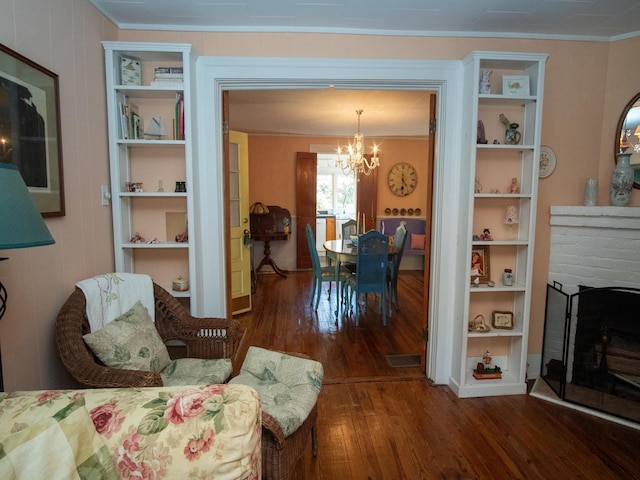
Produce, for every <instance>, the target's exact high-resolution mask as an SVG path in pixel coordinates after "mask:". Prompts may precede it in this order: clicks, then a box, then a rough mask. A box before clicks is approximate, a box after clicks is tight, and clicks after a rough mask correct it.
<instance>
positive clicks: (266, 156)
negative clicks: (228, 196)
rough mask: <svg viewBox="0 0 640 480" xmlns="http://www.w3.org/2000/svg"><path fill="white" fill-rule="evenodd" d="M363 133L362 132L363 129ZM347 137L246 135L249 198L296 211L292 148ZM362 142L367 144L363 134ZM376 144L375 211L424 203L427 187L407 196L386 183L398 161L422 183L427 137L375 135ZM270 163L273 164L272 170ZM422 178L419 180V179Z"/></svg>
mask: <svg viewBox="0 0 640 480" xmlns="http://www.w3.org/2000/svg"><path fill="white" fill-rule="evenodd" d="M364 133H365V135H366V132H364ZM349 140H350V139H348V138H328V137H297V136H294V137H287V136H277V137H276V136H263V135H250V136H249V201H250V203H254V202H262V203H264V204H265V205H280V206H281V207H285V208H287V209H288V210H289V211H290V212H291V215H293V216H295V215H296V211H295V210H296V196H295V194H296V192H295V179H296V152H308V151H310V147H309V146H310V145H313V144H321V145H332V146H336V148H337V146H338V145H342V146H344V145H347V144H348V142H349ZM365 142H367V144H368V140H367V137H366V136H365ZM376 144H377V145H378V146H379V147H380V153H379V156H380V167H379V168H380V170H379V172H378V215H382V214H383V212H384V209H385V208H387V207H389V208H398V209H400V208H421V209H422V211H424V209H425V206H426V204H427V189H425V188H419V189H417V190H416V191H415V192H414V193H413V194H411V195H409V196H407V197H403V198H400V197H397V196H395V195H393V194H392V193H391V191H390V190H389V189H388V188H387V186H386V179H387V175H388V174H389V170H391V167H392V166H393V165H394V164H395V163H398V162H407V163H410V164H411V165H413V166H414V167H415V168H416V170H417V172H418V175H419V177H418V182H419V187H423V186H424V185H425V183H426V168H427V167H426V161H427V153H428V152H427V148H428V141H427V140H424V139H423V140H419V139H405V140H402V139H397V138H376ZM274 165H277V168H276V169H275V171H274ZM421 181H422V183H420V182H421Z"/></svg>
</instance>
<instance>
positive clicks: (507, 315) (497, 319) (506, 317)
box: [492, 310, 513, 330]
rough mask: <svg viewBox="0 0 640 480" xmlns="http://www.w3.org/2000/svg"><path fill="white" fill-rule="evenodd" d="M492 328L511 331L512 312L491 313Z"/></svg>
mask: <svg viewBox="0 0 640 480" xmlns="http://www.w3.org/2000/svg"><path fill="white" fill-rule="evenodd" d="M492 325H493V328H499V329H503V330H512V329H513V312H503V311H498V310H496V311H494V312H493V322H492Z"/></svg>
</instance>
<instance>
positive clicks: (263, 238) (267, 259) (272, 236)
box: [253, 232, 290, 278]
mask: <svg viewBox="0 0 640 480" xmlns="http://www.w3.org/2000/svg"><path fill="white" fill-rule="evenodd" d="M289 236H290V234H289V233H284V232H275V233H255V234H253V239H254V240H257V241H258V242H264V258H263V259H262V260H261V261H260V264H259V265H258V268H256V273H258V272H260V270H261V269H262V267H264V266H265V265H270V266H271V268H273V271H274V272H276V274H278V275H280V276H281V277H285V278H286V277H287V274H288V273H289V272H288V271H287V270H283V269H281V268H280V267H278V265H277V264H276V262H275V260H274V259H273V258H271V242H273V241H282V240H289Z"/></svg>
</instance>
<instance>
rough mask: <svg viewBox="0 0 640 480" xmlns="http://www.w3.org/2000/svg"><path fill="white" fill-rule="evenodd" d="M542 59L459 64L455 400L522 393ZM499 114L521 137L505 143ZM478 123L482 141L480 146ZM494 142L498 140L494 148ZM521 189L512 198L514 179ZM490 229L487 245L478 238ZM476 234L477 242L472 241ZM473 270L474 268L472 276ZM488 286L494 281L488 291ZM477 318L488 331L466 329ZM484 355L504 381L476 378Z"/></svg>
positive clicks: (483, 58)
mask: <svg viewBox="0 0 640 480" xmlns="http://www.w3.org/2000/svg"><path fill="white" fill-rule="evenodd" d="M546 58H547V55H545V54H528V53H510V52H472V53H470V54H469V55H468V56H467V57H466V58H465V60H464V107H463V109H464V110H463V118H464V120H463V121H464V122H465V124H464V127H463V132H462V133H463V137H462V138H463V142H464V146H463V148H462V154H463V155H464V156H465V157H467V158H468V165H469V169H470V172H469V178H470V184H469V186H468V191H469V195H468V206H467V208H468V212H469V215H468V219H469V220H468V225H467V238H466V239H465V242H466V245H467V248H466V251H467V277H466V278H467V279H468V281H466V283H465V285H464V286H462V288H464V314H463V318H462V321H461V322H457V323H456V325H455V328H454V354H453V361H452V372H451V378H450V386H451V387H452V388H453V390H454V391H455V392H456V394H457V395H458V396H459V397H481V396H491V395H512V394H523V393H526V369H527V344H528V333H529V312H530V303H531V290H532V284H531V282H532V267H533V250H534V233H535V216H536V203H537V192H538V174H539V156H540V129H541V121H542V100H543V85H544V67H545V61H546ZM489 71H490V72H491V76H490V80H489V83H490V92H489V93H480V80H481V75H482V72H489ZM505 75H506V76H515V77H520V78H521V80H522V81H521V83H522V84H526V83H528V89H527V88H524V90H523V91H520V92H516V93H511V94H509V92H507V91H503V78H504V76H505ZM500 114H503V115H504V117H506V118H507V119H508V120H509V122H510V123H517V124H518V128H517V130H518V131H519V132H520V134H521V139H520V141H519V142H518V143H517V144H506V143H505V131H506V128H505V125H504V124H503V123H502V122H501V120H500ZM479 121H482V123H483V125H484V129H485V136H486V140H487V143H486V144H482V143H478V135H479V129H478V122H479ZM494 141H495V142H496V143H494ZM514 178H515V179H516V181H517V184H518V185H519V191H517V192H516V193H510V188H509V187H510V185H511V182H512V179H514ZM507 207H515V212H516V213H517V215H518V218H519V223H517V224H511V225H507V224H505V223H504V217H505V213H506V211H507ZM485 229H489V231H490V235H491V238H492V240H487V239H479V238H482V234H483V233H484V230H485ZM474 235H475V236H476V237H474ZM474 251H475V252H479V253H482V254H483V255H485V256H486V258H485V265H484V268H485V269H487V270H488V276H483V277H481V279H482V281H483V283H480V284H479V285H474V283H473V280H474V279H475V277H474V276H473V275H472V268H471V263H472V260H471V259H472V252H474ZM506 268H509V269H511V270H512V271H513V283H512V285H510V286H505V285H503V283H502V274H503V271H504V269H506ZM473 273H475V271H474V272H473ZM487 281H492V282H494V284H493V285H492V286H490V284H488V283H484V282H487ZM494 312H510V313H511V314H512V315H513V328H511V329H501V328H495V327H493V326H492V321H493V314H494ZM478 315H481V316H482V317H484V319H485V323H486V324H487V325H488V326H489V327H490V330H489V331H487V332H484V333H478V332H473V331H470V330H469V328H468V326H469V322H470V321H473V319H474V318H476V317H477V316H478ZM486 352H489V353H490V354H491V357H492V361H491V366H492V367H494V366H499V367H500V369H501V371H502V378H497V379H476V378H474V376H473V371H474V369H475V368H476V365H477V364H478V363H479V362H483V358H482V357H483V354H484V353H486Z"/></svg>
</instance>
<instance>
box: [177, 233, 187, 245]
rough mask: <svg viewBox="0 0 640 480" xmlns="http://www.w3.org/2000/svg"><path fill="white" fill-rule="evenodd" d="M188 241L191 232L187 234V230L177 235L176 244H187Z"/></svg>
mask: <svg viewBox="0 0 640 480" xmlns="http://www.w3.org/2000/svg"><path fill="white" fill-rule="evenodd" d="M188 241H189V232H187V231H186V230H185V231H184V232H182V233H179V234H178V235H176V242H178V243H187V242H188Z"/></svg>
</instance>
